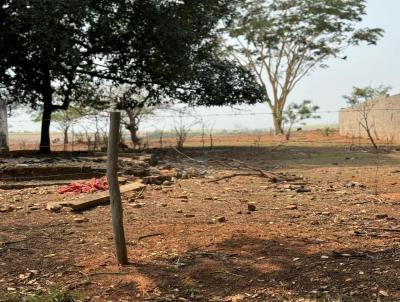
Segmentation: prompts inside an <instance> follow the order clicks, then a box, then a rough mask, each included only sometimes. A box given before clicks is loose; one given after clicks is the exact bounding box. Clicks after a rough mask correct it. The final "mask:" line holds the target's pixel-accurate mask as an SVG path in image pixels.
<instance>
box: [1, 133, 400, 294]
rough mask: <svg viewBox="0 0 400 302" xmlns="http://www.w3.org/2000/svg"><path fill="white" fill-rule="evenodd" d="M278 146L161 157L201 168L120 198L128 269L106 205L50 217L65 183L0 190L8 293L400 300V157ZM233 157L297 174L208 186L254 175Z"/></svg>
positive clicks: (164, 162)
mask: <svg viewBox="0 0 400 302" xmlns="http://www.w3.org/2000/svg"><path fill="white" fill-rule="evenodd" d="M239 145H240V144H239ZM272 149H274V148H272V147H251V148H249V147H241V146H235V147H222V146H221V147H216V148H214V149H213V150H212V151H208V152H206V153H204V152H203V151H202V150H201V149H195V148H190V149H187V150H185V151H184V152H185V154H186V155H188V156H190V157H192V158H194V159H196V160H197V161H201V162H194V161H192V160H190V159H188V158H186V157H184V156H182V155H179V154H177V153H174V152H173V151H168V152H164V153H163V154H161V155H160V158H161V159H160V163H159V164H158V166H157V168H160V167H161V166H162V167H163V168H170V169H172V170H171V171H175V170H177V169H181V170H184V171H185V170H190V169H193V170H195V171H196V173H194V174H193V175H194V176H193V177H190V178H188V179H177V180H176V181H175V180H174V181H173V182H172V183H170V184H169V183H166V184H165V185H147V187H146V189H145V191H143V192H136V193H133V192H132V193H127V194H125V195H124V198H123V199H124V207H125V228H126V238H127V241H128V252H129V259H130V262H131V263H130V265H128V266H126V267H118V266H117V265H116V260H115V256H114V247H113V238H112V232H111V227H110V226H111V222H110V220H111V218H110V217H111V214H110V208H109V206H107V205H104V206H98V207H95V208H92V209H90V210H86V211H82V212H70V211H68V210H65V209H63V210H62V211H61V212H59V213H54V212H51V211H47V210H45V208H46V204H47V203H48V202H49V201H59V200H61V199H63V198H72V197H71V196H67V197H65V196H60V195H58V194H57V192H56V191H57V189H58V187H59V186H49V187H40V188H26V189H17V190H0V205H9V206H11V207H12V210H11V211H6V212H1V213H0V301H10V300H7V298H6V297H9V296H10V294H15V293H29V292H30V293H38V292H40V291H46V290H48V289H57V290H60V291H64V292H73V293H76V295H77V296H78V297H80V298H79V299H80V300H82V301H400V226H399V221H400V212H399V209H400V181H399V175H400V152H396V151H392V152H381V153H379V154H375V153H372V152H369V151H365V150H362V149H358V150H349V149H348V148H345V146H344V145H340V144H335V140H332V141H331V143H329V144H325V145H323V144H315V145H310V144H308V146H305V145H303V144H288V145H284V146H282V147H280V148H277V149H275V150H272ZM233 159H236V160H240V161H243V162H245V163H247V164H248V165H251V166H252V167H257V168H259V169H263V170H265V171H273V172H274V173H279V172H282V173H285V175H296V176H297V177H298V180H296V181H292V182H278V183H273V182H271V181H269V180H268V179H267V178H263V177H259V176H239V177H233V178H227V179H225V180H221V181H218V182H213V181H214V180H216V179H217V178H219V177H221V176H226V175H231V174H234V173H237V172H240V173H242V172H244V173H245V172H249V170H246V169H241V170H240V171H237V170H235V169H234V168H232V169H231V168H229V167H228V165H230V166H232V167H235V162H234V161H233ZM2 161H3V162H4V161H5V162H6V161H7V160H6V159H3V160H2ZM202 163H203V164H202ZM83 195H87V194H83ZM78 198H79V196H78ZM249 204H250V205H251V206H255V207H256V210H255V211H248V209H249V208H251V206H250V207H249ZM222 217H223V218H225V221H223V220H224V219H223V218H222ZM77 218H78V219H77ZM218 218H219V219H220V222H219V221H218Z"/></svg>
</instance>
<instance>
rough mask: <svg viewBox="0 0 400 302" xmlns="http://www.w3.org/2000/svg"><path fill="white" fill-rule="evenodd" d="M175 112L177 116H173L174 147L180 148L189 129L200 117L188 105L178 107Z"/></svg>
mask: <svg viewBox="0 0 400 302" xmlns="http://www.w3.org/2000/svg"><path fill="white" fill-rule="evenodd" d="M177 113H178V116H177V117H175V118H174V131H175V139H176V147H177V148H178V149H182V148H183V145H184V144H185V142H186V139H187V136H188V134H189V132H190V130H191V129H192V127H193V126H194V125H196V124H198V123H199V122H200V119H199V118H198V117H197V116H196V114H194V113H193V111H192V110H191V109H190V108H189V107H184V108H180V109H178V110H177Z"/></svg>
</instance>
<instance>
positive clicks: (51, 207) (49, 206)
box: [46, 203, 62, 213]
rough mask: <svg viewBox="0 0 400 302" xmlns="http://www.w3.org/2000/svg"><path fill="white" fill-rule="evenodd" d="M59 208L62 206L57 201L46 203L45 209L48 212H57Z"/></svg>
mask: <svg viewBox="0 0 400 302" xmlns="http://www.w3.org/2000/svg"><path fill="white" fill-rule="evenodd" d="M61 209H62V206H61V205H59V204H58V203H48V204H47V205H46V210H47V211H50V212H55V213H58V212H60V211H61Z"/></svg>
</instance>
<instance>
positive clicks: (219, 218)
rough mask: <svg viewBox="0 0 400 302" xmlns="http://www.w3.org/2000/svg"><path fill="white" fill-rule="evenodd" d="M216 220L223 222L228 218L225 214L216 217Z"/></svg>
mask: <svg viewBox="0 0 400 302" xmlns="http://www.w3.org/2000/svg"><path fill="white" fill-rule="evenodd" d="M216 221H218V222H219V223H222V222H225V221H226V218H225V216H220V217H217V218H216Z"/></svg>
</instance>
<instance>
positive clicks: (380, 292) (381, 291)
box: [379, 290, 389, 297]
mask: <svg viewBox="0 0 400 302" xmlns="http://www.w3.org/2000/svg"><path fill="white" fill-rule="evenodd" d="M379 294H380V295H381V296H384V297H389V294H388V292H387V291H384V290H380V291H379Z"/></svg>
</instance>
